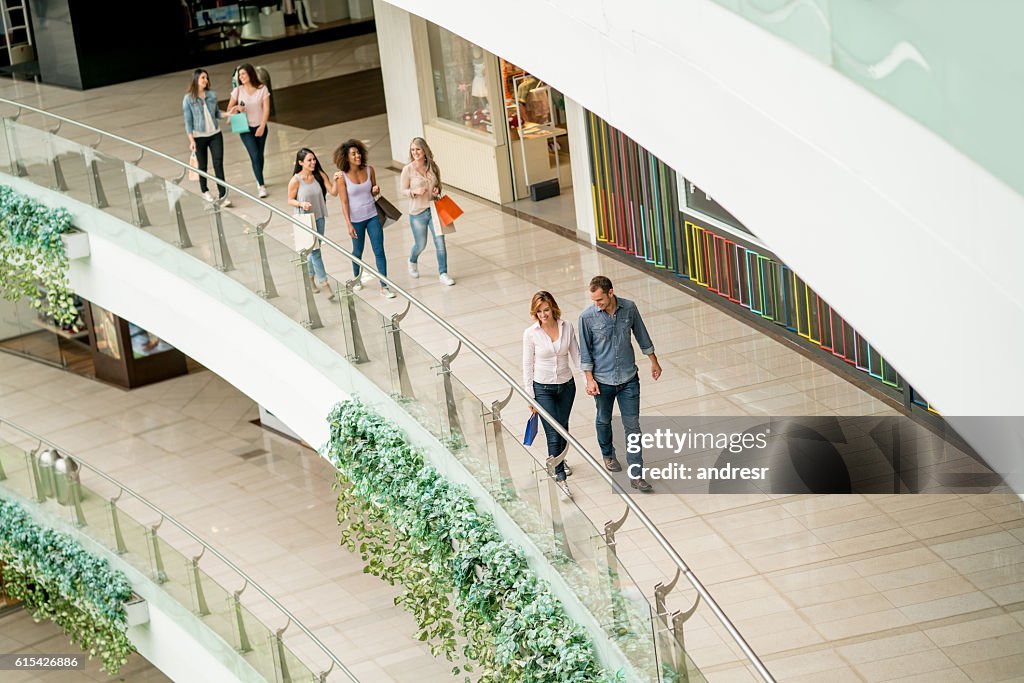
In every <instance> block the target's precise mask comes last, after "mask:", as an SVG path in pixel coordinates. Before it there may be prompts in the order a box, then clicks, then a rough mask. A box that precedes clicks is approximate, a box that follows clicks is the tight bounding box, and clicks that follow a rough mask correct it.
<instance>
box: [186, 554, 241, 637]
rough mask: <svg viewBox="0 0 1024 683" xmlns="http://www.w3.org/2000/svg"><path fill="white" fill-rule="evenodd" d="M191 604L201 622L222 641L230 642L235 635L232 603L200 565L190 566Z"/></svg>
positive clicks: (223, 590) (222, 589)
mask: <svg viewBox="0 0 1024 683" xmlns="http://www.w3.org/2000/svg"><path fill="white" fill-rule="evenodd" d="M189 576H190V577H191V579H192V595H193V600H194V602H193V604H194V605H195V606H196V612H197V613H198V614H199V616H200V617H201V618H202V620H203V623H204V624H206V626H207V627H208V628H209V629H210V630H212V631H213V632H214V633H216V634H217V635H218V636H220V637H221V638H222V639H223V640H224V642H226V643H232V642H233V638H234V635H235V625H234V624H233V623H232V619H233V618H234V614H233V603H232V602H231V596H230V595H229V594H228V592H227V591H226V590H225V589H224V588H223V587H222V586H221V585H220V584H219V583H217V582H216V581H214V580H213V579H212V578H210V575H209V574H208V573H207V572H206V570H204V569H203V568H201V567H193V568H191V571H190V574H189Z"/></svg>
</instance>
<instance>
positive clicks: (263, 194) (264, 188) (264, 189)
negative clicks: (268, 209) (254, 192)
mask: <svg viewBox="0 0 1024 683" xmlns="http://www.w3.org/2000/svg"><path fill="white" fill-rule="evenodd" d="M259 194H260V199H263V198H264V197H266V196H267V186H266V185H260V190H259Z"/></svg>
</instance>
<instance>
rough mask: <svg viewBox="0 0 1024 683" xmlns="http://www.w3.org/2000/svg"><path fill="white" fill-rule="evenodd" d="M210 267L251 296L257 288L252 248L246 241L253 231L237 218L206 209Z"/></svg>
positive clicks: (229, 214)
mask: <svg viewBox="0 0 1024 683" xmlns="http://www.w3.org/2000/svg"><path fill="white" fill-rule="evenodd" d="M208 216H209V230H210V242H211V243H212V244H213V247H214V248H213V254H214V267H215V268H216V269H217V270H219V271H221V272H222V273H224V274H226V275H227V276H228V277H230V278H231V279H233V280H235V281H236V282H239V283H241V284H242V285H244V286H245V288H246V289H248V290H249V291H251V292H255V291H256V290H257V289H258V288H259V287H258V280H257V279H256V266H255V263H256V261H257V260H258V256H257V250H256V249H255V247H256V244H255V242H254V241H253V239H252V238H251V237H250V235H251V234H252V233H254V232H255V230H256V227H255V226H254V225H252V224H250V223H249V222H248V221H246V220H244V219H242V218H240V217H239V216H238V215H237V214H234V213H232V212H231V211H227V210H225V209H219V210H218V209H217V208H216V207H215V206H213V205H210V209H209V211H208Z"/></svg>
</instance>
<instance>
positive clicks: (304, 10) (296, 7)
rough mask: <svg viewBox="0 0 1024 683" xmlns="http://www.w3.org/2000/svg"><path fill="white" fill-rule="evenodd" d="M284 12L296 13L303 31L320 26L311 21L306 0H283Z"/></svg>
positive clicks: (311, 17)
mask: <svg viewBox="0 0 1024 683" xmlns="http://www.w3.org/2000/svg"><path fill="white" fill-rule="evenodd" d="M284 13H285V14H294V15H296V16H297V18H298V21H299V27H300V28H301V29H302V30H303V31H311V30H313V29H317V28H320V27H319V26H317V25H316V24H314V23H313V15H312V14H310V13H309V2H308V1H307V0H284Z"/></svg>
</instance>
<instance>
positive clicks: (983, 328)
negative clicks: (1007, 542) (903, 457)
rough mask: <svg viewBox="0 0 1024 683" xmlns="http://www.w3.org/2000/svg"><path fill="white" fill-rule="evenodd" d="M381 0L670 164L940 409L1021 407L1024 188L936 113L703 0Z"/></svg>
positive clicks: (977, 411)
mask: <svg viewBox="0 0 1024 683" xmlns="http://www.w3.org/2000/svg"><path fill="white" fill-rule="evenodd" d="M391 4H393V5H396V6H398V7H401V8H403V9H405V10H407V11H409V12H412V13H415V14H417V15H419V16H422V17H424V18H427V19H429V20H430V21H433V22H435V23H437V24H440V25H442V26H444V27H446V28H448V29H449V30H451V31H454V32H455V33H458V34H460V35H462V36H464V37H466V38H468V39H469V40H471V41H473V42H475V43H478V44H479V45H481V46H482V47H484V48H486V49H487V50H489V51H491V52H494V53H496V54H498V55H500V56H502V57H505V58H507V59H509V60H511V61H512V62H514V63H516V64H518V65H520V66H522V67H524V68H526V69H527V70H529V71H531V72H532V73H535V74H537V75H538V76H539V77H541V78H542V79H544V80H545V81H547V82H549V83H551V84H552V85H553V86H554V87H556V88H558V89H559V90H562V91H563V92H564V93H565V94H566V95H567V96H568V97H571V98H572V99H574V100H576V101H577V102H579V103H580V104H582V105H583V106H584V107H586V108H588V109H590V110H592V111H594V112H595V113H597V114H599V115H600V116H602V117H603V118H605V119H606V120H607V121H608V122H609V123H611V124H612V125H614V126H616V127H617V128H619V129H621V130H622V131H624V132H625V133H627V134H628V135H630V136H631V137H633V138H634V139H635V140H637V142H639V143H640V144H642V145H644V146H645V147H647V148H648V149H649V150H650V151H651V152H653V153H654V154H656V155H657V156H659V157H660V158H661V159H663V160H664V161H665V162H666V163H668V164H669V165H670V166H672V167H673V168H675V169H677V170H679V171H681V172H684V173H685V174H686V176H687V177H688V178H690V179H691V180H693V181H694V182H695V183H697V184H698V185H699V186H700V187H701V188H702V189H704V190H706V191H707V192H708V193H710V194H711V195H713V196H714V197H715V198H716V199H717V200H718V201H720V202H721V203H722V204H723V205H725V206H726V207H728V209H729V211H730V212H732V213H733V214H734V215H736V216H737V217H738V218H739V219H740V220H742V221H743V222H744V223H745V224H746V225H748V226H750V227H751V228H752V229H753V230H754V231H755V232H756V233H757V234H758V236H759V237H760V238H761V239H762V240H763V241H764V242H765V243H766V244H768V245H769V246H770V247H771V248H772V249H773V250H774V251H775V252H776V253H777V254H779V256H780V257H782V258H783V259H785V261H786V262H787V263H788V264H790V265H791V266H792V267H793V268H794V269H795V270H796V271H797V272H798V273H799V274H800V275H801V276H802V277H803V278H805V279H806V280H807V282H808V283H809V284H810V285H811V286H812V287H813V288H814V289H815V290H816V291H818V292H819V293H820V294H821V295H822V296H823V297H824V298H825V299H826V300H827V301H828V302H829V303H830V304H832V305H833V306H834V307H835V309H836V310H837V311H838V312H839V313H841V314H842V315H843V317H845V318H846V319H847V320H848V321H850V323H851V324H852V325H853V326H854V327H855V328H857V329H858V330H859V331H861V332H862V333H863V335H864V336H865V337H866V338H867V339H869V340H870V341H871V343H872V344H873V345H874V346H875V347H876V348H877V349H878V350H879V351H880V352H881V353H882V354H883V355H884V356H885V357H886V358H887V359H888V360H890V361H891V362H892V364H893V365H894V366H895V367H896V368H897V369H898V370H899V371H900V373H902V374H903V376H904V377H906V378H907V380H908V381H909V382H910V383H911V384H913V385H914V386H915V387H916V388H918V390H919V391H920V392H921V393H922V394H923V395H924V396H926V397H927V398H928V399H929V400H930V401H931V402H932V403H933V404H934V405H935V406H936V407H937V408H938V409H939V410H940V411H942V412H943V413H944V414H947V415H1022V414H1024V392H1022V391H1021V390H1020V387H1019V381H1018V380H1020V379H1022V378H1024V360H1022V354H1021V353H1020V350H1019V348H1020V342H1019V340H1020V339H1021V337H1022V336H1024V269H1022V268H1021V267H1020V266H1019V265H1017V264H1016V263H1015V259H1016V258H1017V255H1018V254H1020V253H1021V252H1022V249H1024V198H1022V197H1021V196H1019V195H1017V194H1016V193H1014V192H1013V191H1011V190H1010V189H1009V188H1008V187H1006V186H1005V185H1003V184H1002V183H1001V182H1000V181H998V180H996V179H995V178H994V177H992V176H991V175H990V174H988V172H986V171H985V170H984V169H982V168H981V167H979V166H978V165H976V164H975V163H974V162H973V161H971V160H969V159H968V158H967V157H965V156H963V155H962V154H961V153H959V152H958V151H956V150H955V149H953V148H952V147H951V146H949V145H948V144H947V143H946V142H945V141H943V140H942V139H940V138H938V137H937V136H935V135H934V134H932V133H931V132H930V131H928V130H926V129H924V128H923V127H921V126H920V125H918V124H917V123H915V122H914V121H912V120H911V119H909V118H907V117H906V116H904V115H903V114H901V113H900V112H898V111H896V110H895V109H893V108H892V107H890V106H889V105H888V104H886V103H884V102H883V101H881V100H879V99H877V98H876V97H874V96H873V95H871V94H870V93H868V92H867V91H865V90H862V89H861V88H859V87H858V86H857V85H855V84H853V83H852V82H850V81H848V80H846V79H845V78H844V77H842V76H841V75H839V74H838V73H835V72H833V71H832V70H831V69H829V68H827V67H826V66H824V65H822V64H820V63H818V62H816V61H815V60H813V59H812V58H811V57H809V56H807V55H805V54H804V53H802V52H800V51H799V50H797V49H796V48H794V47H792V46H790V45H789V44H787V43H784V42H783V41H781V40H779V39H777V38H775V37H774V36H772V35H770V34H768V33H766V32H764V31H762V30H761V29H759V28H757V27H756V26H754V25H752V24H749V23H748V22H746V21H745V20H743V19H741V18H740V17H738V16H736V15H734V14H732V13H730V12H728V11H727V10H725V9H723V8H721V7H720V6H718V5H716V4H714V3H712V2H709V1H708V0H672V1H671V2H670V1H668V0H666V1H664V2H654V1H652V0H638V1H636V2H628V3H627V2H621V1H620V0H520V1H519V2H517V3H515V4H514V5H508V4H507V3H499V2H481V0H446V2H443V3H438V2H432V1H431V0H394V1H393V2H392V3H391ZM865 263H866V264H872V265H871V266H869V267H868V268H867V269H865V268H864V266H862V265H860V264H865Z"/></svg>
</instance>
